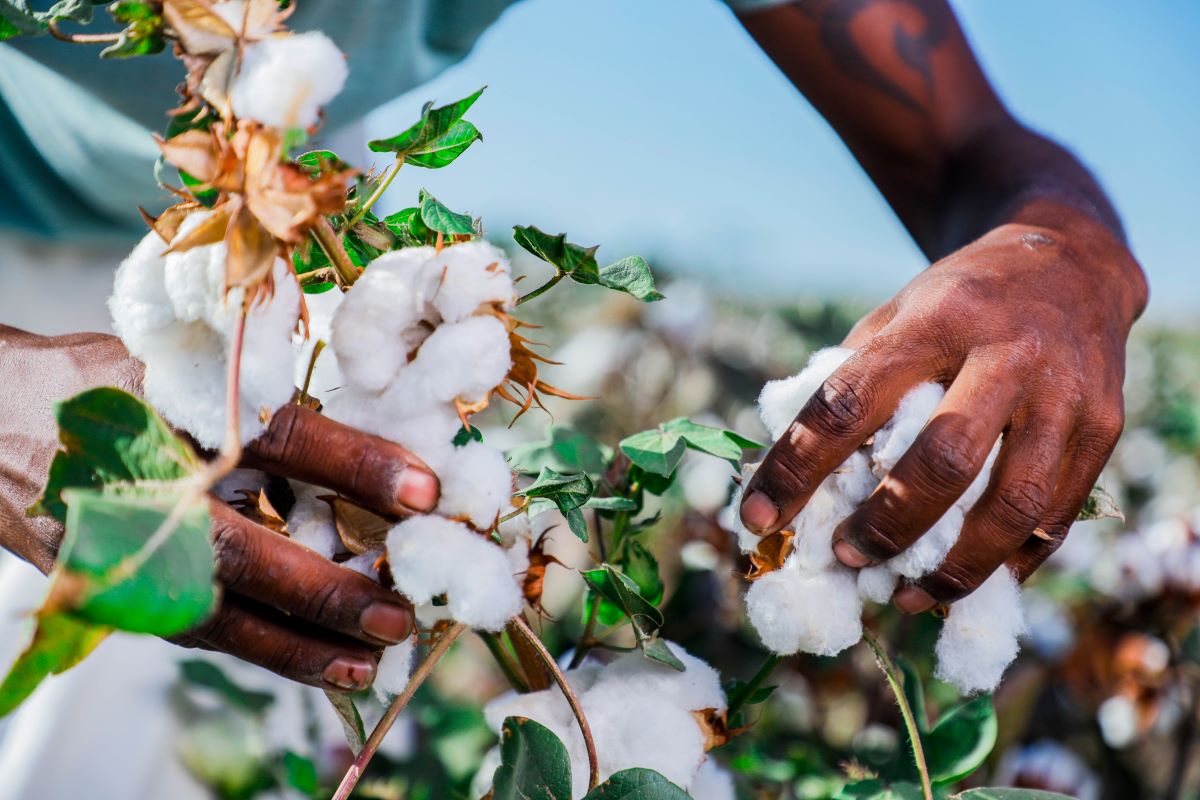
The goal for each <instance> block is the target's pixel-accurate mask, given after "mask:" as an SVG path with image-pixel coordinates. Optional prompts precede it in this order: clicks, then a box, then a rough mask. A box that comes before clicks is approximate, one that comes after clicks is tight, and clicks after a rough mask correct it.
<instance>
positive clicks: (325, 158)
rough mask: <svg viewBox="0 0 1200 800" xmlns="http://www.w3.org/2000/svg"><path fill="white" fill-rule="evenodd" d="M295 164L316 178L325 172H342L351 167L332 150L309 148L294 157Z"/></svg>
mask: <svg viewBox="0 0 1200 800" xmlns="http://www.w3.org/2000/svg"><path fill="white" fill-rule="evenodd" d="M296 165H297V166H299V167H300V168H301V169H303V170H304V171H305V172H307V173H308V175H309V177H311V178H313V179H316V178H319V177H321V175H323V174H325V173H327V172H343V171H345V170H348V169H351V167H350V165H349V164H347V163H346V162H345V161H343V160H342V158H341V156H339V155H338V154H337V153H335V152H333V151H332V150H309V151H308V152H307V153H303V154H301V155H299V156H297V157H296Z"/></svg>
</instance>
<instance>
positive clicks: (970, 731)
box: [921, 695, 997, 784]
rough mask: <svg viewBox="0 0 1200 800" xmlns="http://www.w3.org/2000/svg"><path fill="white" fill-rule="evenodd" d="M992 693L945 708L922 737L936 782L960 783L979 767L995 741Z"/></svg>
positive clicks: (931, 777)
mask: <svg viewBox="0 0 1200 800" xmlns="http://www.w3.org/2000/svg"><path fill="white" fill-rule="evenodd" d="M996 733H997V723H996V712H995V710H994V709H993V707H992V697H991V695H981V696H979V697H975V698H972V699H971V700H968V701H967V702H965V703H963V704H961V705H958V706H956V707H954V708H953V709H951V710H950V711H948V712H946V714H944V715H943V716H942V717H941V719H939V720H938V721H937V723H936V724H934V726H933V728H932V730H930V731H929V734H928V735H926V736H923V737H921V738H922V741H923V742H924V745H925V757H926V760H927V762H928V765H929V777H930V779H931V780H932V781H933V782H934V783H940V784H951V783H957V782H958V781H960V780H962V779H963V778H965V777H966V776H968V775H970V774H971V773H973V772H974V771H975V770H977V769H978V768H979V767H980V766H981V765H982V764H983V762H984V761H985V760H986V759H987V757H988V754H990V753H991V752H992V748H993V747H995V745H996Z"/></svg>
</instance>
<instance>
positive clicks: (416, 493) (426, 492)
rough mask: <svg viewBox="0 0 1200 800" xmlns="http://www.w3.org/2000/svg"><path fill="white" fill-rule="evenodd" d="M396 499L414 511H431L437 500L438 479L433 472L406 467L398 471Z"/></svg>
mask: <svg viewBox="0 0 1200 800" xmlns="http://www.w3.org/2000/svg"><path fill="white" fill-rule="evenodd" d="M396 499H397V500H399V501H400V504H401V505H404V506H407V507H408V508H411V509H413V510H414V511H432V510H433V507H434V506H435V505H437V501H438V479H437V478H436V477H434V475H433V473H430V472H426V471H425V470H423V469H418V468H416V467H408V468H406V469H405V470H404V471H403V472H401V473H400V478H399V480H398V481H397V486H396Z"/></svg>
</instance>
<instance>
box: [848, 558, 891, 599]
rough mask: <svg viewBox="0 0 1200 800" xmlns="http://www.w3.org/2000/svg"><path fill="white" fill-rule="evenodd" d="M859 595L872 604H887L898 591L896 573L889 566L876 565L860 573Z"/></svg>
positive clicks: (865, 568) (861, 570)
mask: <svg viewBox="0 0 1200 800" xmlns="http://www.w3.org/2000/svg"><path fill="white" fill-rule="evenodd" d="M857 580H858V595H859V597H861V598H862V599H864V600H870V601H871V602H872V603H886V602H888V601H889V600H891V599H892V595H893V594H894V593H895V591H896V573H895V572H894V571H893V570H892V568H891V567H890V566H889V565H887V564H876V565H875V566H873V567H864V568H863V569H860V570H859V571H858V578H857Z"/></svg>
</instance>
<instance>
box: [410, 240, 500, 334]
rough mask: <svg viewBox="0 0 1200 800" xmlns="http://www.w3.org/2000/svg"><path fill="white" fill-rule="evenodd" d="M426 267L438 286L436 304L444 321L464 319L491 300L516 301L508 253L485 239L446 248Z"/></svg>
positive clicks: (494, 301) (435, 306) (433, 299)
mask: <svg viewBox="0 0 1200 800" xmlns="http://www.w3.org/2000/svg"><path fill="white" fill-rule="evenodd" d="M424 269H425V270H427V271H428V272H429V273H430V274H429V276H428V280H430V283H431V284H432V285H433V286H434V287H435V289H434V290H433V294H432V302H433V306H434V308H436V309H437V312H438V314H440V315H441V317H442V320H443V321H444V322H461V321H462V320H464V319H466V318H467V317H469V316H471V315H473V314H474V313H475V311H476V310H477V309H478V308H479V307H480V306H481V305H484V304H487V303H495V304H498V305H499V306H501V307H502V308H511V307H512V305H513V303H514V302H515V299H516V298H515V297H514V294H515V290H514V288H513V281H512V267H511V265H510V264H509V262H508V256H507V255H506V254H505V253H504V251H503V250H501V249H500V248H498V247H496V246H495V245H493V244H490V243H488V242H486V241H484V240H482V239H476V240H473V241H470V242H463V243H461V244H456V245H453V246H451V247H447V248H445V249H443V250H442V251H441V252H440V253H438V254H436V255H434V256H432V257H431V258H429V260H428V262H427V263H426V265H425V267H424Z"/></svg>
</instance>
